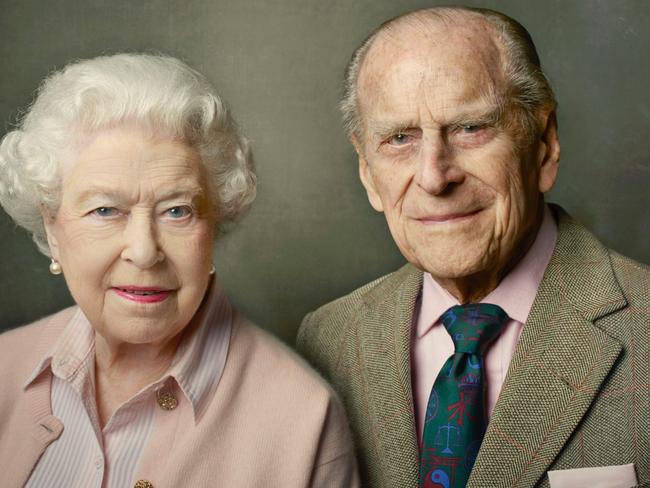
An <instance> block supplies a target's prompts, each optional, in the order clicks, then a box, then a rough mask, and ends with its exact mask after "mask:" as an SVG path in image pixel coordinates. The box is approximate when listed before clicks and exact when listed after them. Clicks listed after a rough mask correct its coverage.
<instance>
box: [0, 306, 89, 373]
mask: <svg viewBox="0 0 650 488" xmlns="http://www.w3.org/2000/svg"><path fill="white" fill-rule="evenodd" d="M76 309H77V307H69V308H66V309H63V310H61V311H59V312H57V313H54V314H52V315H48V316H46V317H43V318H41V319H38V320H36V321H34V322H32V323H31V324H27V325H23V326H21V327H17V328H15V329H11V330H8V331H6V332H3V333H2V334H0V371H3V372H11V377H9V378H5V382H6V381H8V382H10V383H12V382H13V381H18V382H24V381H25V380H26V379H27V375H29V373H31V370H30V368H34V367H35V366H36V362H37V361H38V360H39V359H40V358H39V355H40V354H42V353H43V352H44V346H48V345H49V344H44V341H47V337H57V336H58V335H59V334H60V332H61V331H62V330H63V328H64V327H65V325H66V324H67V322H68V321H69V320H70V318H71V317H72V315H73V314H74V312H75V311H76ZM0 374H2V373H0ZM5 384H6V383H5Z"/></svg>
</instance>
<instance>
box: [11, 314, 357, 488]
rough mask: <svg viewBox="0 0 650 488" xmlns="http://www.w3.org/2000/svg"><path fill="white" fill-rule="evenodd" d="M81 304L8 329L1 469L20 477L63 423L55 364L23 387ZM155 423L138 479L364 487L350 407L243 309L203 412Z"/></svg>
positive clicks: (158, 485) (231, 487)
mask: <svg viewBox="0 0 650 488" xmlns="http://www.w3.org/2000/svg"><path fill="white" fill-rule="evenodd" d="M74 311H75V308H69V309H65V310H63V311H61V312H59V313H57V314H54V315H52V316H49V317H46V318H44V319H41V320H40V321H38V322H35V323H34V324H31V325H28V326H26V327H21V328H19V329H15V330H12V331H9V332H6V333H5V334H2V335H1V336H0V386H1V389H0V473H1V476H2V483H1V484H2V486H3V487H20V486H23V485H24V483H25V482H26V481H27V479H28V478H29V476H30V473H31V471H32V469H33V468H34V466H35V465H36V464H37V462H38V460H39V458H40V456H41V455H42V454H43V452H44V450H45V449H46V448H47V446H48V445H49V444H50V443H52V442H54V441H55V440H56V439H57V437H58V436H59V435H60V434H61V432H62V430H63V428H64V426H63V425H62V423H61V422H60V421H59V420H58V419H57V418H55V417H54V416H53V415H52V411H51V408H50V383H51V373H50V371H49V369H48V370H46V371H45V372H43V373H42V374H41V375H40V376H39V377H38V378H37V380H36V381H35V382H33V383H32V384H31V385H30V386H29V387H27V388H24V384H25V381H26V380H27V378H28V376H29V374H30V373H31V372H32V371H33V370H34V368H35V367H36V364H37V363H38V361H39V360H40V359H41V358H42V357H43V356H44V354H45V353H46V351H47V350H48V349H49V347H50V346H51V345H52V344H53V343H54V341H56V339H57V337H58V336H59V334H60V333H61V332H62V331H63V328H64V327H65V325H66V324H67V322H68V320H69V319H70V317H71V315H72V314H73V313H74ZM178 408H180V409H183V410H182V415H180V416H179V418H180V419H181V421H179V422H178V423H174V424H170V425H166V424H165V423H164V422H163V423H159V424H156V425H155V426H154V431H153V433H152V437H151V438H150V439H149V441H148V443H147V445H146V447H145V450H144V452H143V454H142V458H141V460H140V464H139V467H138V470H137V477H136V479H143V480H148V481H149V482H151V484H152V485H153V486H154V487H155V488H163V487H180V486H197V487H205V486H219V487H226V488H245V487H257V486H260V487H261V486H264V487H282V488H291V487H308V486H309V487H324V488H325V487H327V488H330V487H331V488H336V487H346V488H347V487H355V486H358V485H359V482H358V478H357V472H356V463H355V460H354V453H353V448H352V441H351V438H350V434H349V430H348V426H347V422H346V419H345V414H344V412H343V408H342V407H341V404H340V403H339V401H338V399H337V398H336V397H335V396H334V394H333V393H332V390H331V389H330V388H329V387H328V386H327V385H326V384H325V383H324V382H323V380H322V379H321V378H320V377H319V376H318V375H317V374H316V373H314V372H313V371H312V370H311V369H309V367H307V366H306V364H305V363H304V362H303V361H302V360H301V359H300V358H298V357H297V356H296V355H295V353H293V352H292V351H291V350H290V349H289V348H287V347H286V346H284V345H283V344H281V343H280V342H279V341H277V340H276V339H274V338H273V337H271V336H270V335H269V334H267V333H265V332H263V331H262V330H260V329H258V328H257V327H255V326H254V325H252V324H250V323H249V322H248V321H247V320H246V319H244V318H243V317H241V316H240V315H238V314H235V316H234V318H233V324H232V337H231V341H230V347H229V351H228V357H227V360H226V365H225V369H224V372H223V376H222V378H221V380H220V382H219V386H218V387H217V389H216V391H215V393H214V394H213V397H212V398H211V399H210V401H209V404H208V407H207V408H206V409H205V410H204V413H203V414H202V415H201V416H200V418H198V419H197V421H196V423H195V422H194V419H193V416H192V409H191V407H190V405H189V404H188V403H187V402H183V401H181V402H180V404H179V406H178Z"/></svg>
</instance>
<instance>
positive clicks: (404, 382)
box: [357, 265, 422, 488]
mask: <svg viewBox="0 0 650 488" xmlns="http://www.w3.org/2000/svg"><path fill="white" fill-rule="evenodd" d="M421 285H422V273H421V272H420V271H418V270H416V269H415V268H413V267H412V266H410V265H407V266H405V267H403V268H402V269H400V270H399V271H397V272H396V273H395V275H393V276H392V277H391V278H388V279H387V280H385V281H384V283H382V284H381V285H380V286H378V287H377V288H376V289H375V290H374V293H371V294H369V295H368V296H366V298H365V300H366V305H367V306H366V308H365V312H364V314H363V315H362V316H361V317H360V320H359V322H358V324H359V326H358V328H357V343H358V345H359V352H358V354H359V359H360V367H361V370H362V377H363V382H364V383H365V385H364V389H365V394H366V398H367V400H366V401H367V403H366V408H367V410H368V414H369V419H368V422H369V428H370V432H371V438H370V439H368V441H369V443H370V444H371V449H373V450H375V451H376V456H373V457H374V459H380V460H382V461H381V464H380V465H379V466H368V467H367V468H368V470H369V472H370V476H371V478H372V479H374V480H381V482H380V483H381V486H390V487H393V486H399V487H402V488H408V487H412V486H417V483H418V462H419V461H418V458H419V454H418V444H417V437H416V431H415V416H414V413H413V395H412V388H411V365H410V347H411V345H410V342H411V324H412V319H413V310H414V307H415V302H416V300H417V298H418V295H419V293H420V288H421Z"/></svg>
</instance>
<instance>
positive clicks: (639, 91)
mask: <svg viewBox="0 0 650 488" xmlns="http://www.w3.org/2000/svg"><path fill="white" fill-rule="evenodd" d="M443 3H444V4H446V3H448V2H439V1H428V2H425V1H421V0H401V1H399V2H395V1H393V0H354V1H352V0H328V1H327V2H323V1H321V0H211V1H208V0H188V1H172V0H139V1H137V2H134V1H132V0H111V1H110V2H106V1H102V0H84V1H81V0H78V1H46V0H39V1H36V0H0V59H2V67H1V68H0V131H1V133H2V135H4V133H6V132H7V131H8V130H11V127H12V124H13V123H14V122H15V121H16V118H17V116H18V114H19V108H24V107H26V106H27V105H28V103H29V102H30V101H31V100H32V98H33V95H34V91H35V89H36V87H37V85H38V84H39V82H40V81H41V80H42V79H43V78H44V77H45V76H46V75H47V74H48V73H49V72H50V71H52V70H53V69H58V68H61V67H62V66H63V65H65V64H66V63H67V62H69V61H70V60H73V59H77V58H87V57H93V56H97V55H99V54H111V53H115V52H120V51H159V52H163V53H167V54H171V55H173V56H177V57H179V58H181V59H183V60H185V61H186V62H187V63H188V64H190V65H191V66H192V67H194V68H196V69H197V70H199V71H201V72H202V73H204V74H205V75H206V76H207V77H208V78H209V79H210V80H211V81H212V82H213V84H214V85H215V86H216V87H217V89H218V91H219V92H220V94H221V95H222V96H223V97H224V98H225V99H226V100H227V102H228V103H229V105H230V107H231V108H232V110H233V113H234V115H235V117H236V119H237V120H238V122H239V123H240V125H241V126H242V129H243V131H244V133H245V134H247V135H248V137H249V138H250V139H251V141H252V145H253V150H254V155H255V160H256V165H257V174H258V178H259V180H258V181H259V187H258V197H257V200H256V202H255V203H254V205H253V208H252V209H251V211H250V212H249V213H248V215H246V216H245V217H244V219H243V220H242V221H241V222H240V223H239V225H238V226H236V227H235V228H234V229H233V230H232V231H231V232H230V233H229V234H227V235H226V236H224V237H222V238H221V239H220V240H219V241H218V242H217V245H216V247H215V252H214V254H215V263H216V265H217V270H218V271H217V272H218V276H219V279H220V281H221V282H222V283H223V285H224V287H225V289H226V290H227V291H228V294H229V295H230V297H231V299H232V301H233V302H234V303H235V304H236V305H237V306H238V307H239V308H240V310H242V311H243V312H244V313H245V314H246V315H247V316H249V317H250V318H251V319H252V320H253V321H255V322H256V323H258V324H259V325H261V326H262V327H264V328H266V329H268V330H271V331H272V332H273V333H275V334H276V335H277V336H279V337H280V338H282V339H283V340H285V341H286V342H289V343H293V338H294V336H295V332H296V329H297V327H298V325H299V323H300V320H301V318H302V317H303V316H304V314H305V313H306V312H308V311H309V310H312V309H314V308H316V307H317V306H319V305H322V304H324V303H325V302H327V301H330V300H331V299H333V298H336V297H338V296H341V295H343V294H345V293H348V292H349V291H351V290H353V289H354V288H356V287H358V286H360V285H361V284H363V283H366V282H368V281H370V280H372V279H374V278H376V277H378V276H380V275H382V274H385V273H387V272H390V271H392V270H394V269H396V268H397V267H399V266H400V265H401V264H402V263H403V262H404V260H403V258H402V257H401V255H400V254H399V252H398V250H397V249H396V247H395V246H394V244H393V241H392V239H391V237H390V235H389V233H388V230H387V227H386V224H385V221H384V218H383V216H382V215H381V214H377V213H375V212H374V211H373V210H372V209H371V207H370V205H369V204H368V202H367V199H366V196H365V193H364V191H363V189H362V187H361V184H360V183H359V181H358V176H357V162H356V157H355V154H354V152H353V149H352V147H351V146H350V144H349V143H348V142H347V141H346V139H345V136H344V134H343V131H342V129H341V124H340V117H339V113H338V110H337V102H338V99H339V96H340V94H341V80H342V76H343V71H344V67H345V64H346V63H347V61H348V58H349V56H350V55H351V53H352V51H353V49H354V48H355V47H356V46H357V45H358V44H359V43H360V42H361V41H362V39H364V38H365V37H366V36H367V34H368V33H369V32H370V31H371V30H372V29H373V28H374V27H375V26H377V25H378V24H380V23H381V22H383V21H384V20H387V19H388V18H391V17H393V16H395V15H398V14H400V13H403V12H406V11H409V10H412V9H415V8H421V7H427V6H433V5H437V4H443ZM465 4H466V5H470V6H480V7H488V8H493V9H496V10H500V11H502V12H504V13H506V14H508V15H510V16H512V17H514V18H515V19H517V20H519V21H520V22H521V23H522V24H524V26H526V28H527V29H528V30H529V32H530V33H531V34H532V36H533V39H534V40H535V42H536V45H537V47H538V50H539V53H540V57H541V59H542V64H543V67H544V69H545V71H546V73H547V74H548V76H549V78H550V80H551V83H552V85H553V87H554V88H555V90H556V94H557V97H558V100H559V126H560V141H561V144H562V158H561V170H560V175H559V179H558V182H557V183H556V186H555V189H554V190H553V191H552V192H551V193H550V195H549V197H548V200H549V201H553V202H556V203H560V204H561V205H563V206H564V207H565V209H567V210H568V211H569V212H570V213H571V214H573V216H574V217H576V218H577V219H579V220H580V221H581V222H582V223H584V224H585V225H587V226H588V227H589V228H590V229H591V230H592V231H593V232H594V233H595V234H596V235H597V236H598V237H599V238H600V239H601V240H602V241H603V242H604V243H605V244H606V245H608V246H610V247H613V248H614V249H616V250H617V251H619V252H621V253H623V254H626V255H629V256H631V257H633V258H635V259H637V260H639V261H642V262H646V263H648V262H650V246H649V245H648V237H650V229H649V227H650V212H649V209H650V190H649V188H650V163H649V160H650V156H649V154H650V137H648V129H649V127H650V124H649V121H650V103H649V97H648V87H649V86H650V59H649V58H648V55H647V49H648V46H650V29H648V26H649V25H650V2H646V1H645V0H610V1H603V0H571V1H567V0H546V1H544V2H539V1H532V0H530V1H522V0H502V1H499V0H492V1H478V0H476V1H471V0H468V1H467V2H465ZM48 263H49V261H48V260H47V259H46V258H45V257H44V256H42V255H41V254H39V253H38V251H37V250H36V246H35V244H33V242H32V241H31V239H30V237H29V236H28V235H27V233H26V232H25V231H23V230H22V229H20V228H17V227H16V226H15V225H14V224H13V222H12V221H11V220H10V219H9V217H8V216H7V215H6V214H4V213H3V212H2V211H0V329H2V330H4V329H10V328H13V327H17V326H19V325H21V324H25V323H28V322H31V321H32V320H34V319H37V318H39V317H41V316H44V315H46V314H49V313H52V312H54V311H56V310H59V309H61V308H63V307H64V306H68V305H70V304H72V299H71V297H70V296H69V294H68V292H67V289H66V286H65V283H64V281H63V278H62V276H52V275H50V274H49V272H48Z"/></svg>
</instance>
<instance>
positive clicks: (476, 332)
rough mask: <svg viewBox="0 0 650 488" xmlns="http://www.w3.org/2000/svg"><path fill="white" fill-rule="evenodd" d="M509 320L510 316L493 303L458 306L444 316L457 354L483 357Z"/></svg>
mask: <svg viewBox="0 0 650 488" xmlns="http://www.w3.org/2000/svg"><path fill="white" fill-rule="evenodd" d="M507 320H508V314H507V313H505V312H504V311H503V309H502V308H501V307H499V306H498V305H493V304H491V303H470V304H468V305H456V306H455V307H451V308H450V309H448V310H447V311H446V312H445V313H444V314H442V323H443V324H444V325H445V327H446V328H447V332H449V335H450V336H451V340H452V341H454V347H455V348H456V352H464V353H468V354H480V355H482V354H483V353H484V352H485V350H486V349H487V347H488V346H489V345H490V343H491V342H492V341H493V340H494V339H495V338H496V336H498V335H499V332H500V331H501V327H502V326H503V325H504V324H505V323H506V321H507Z"/></svg>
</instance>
